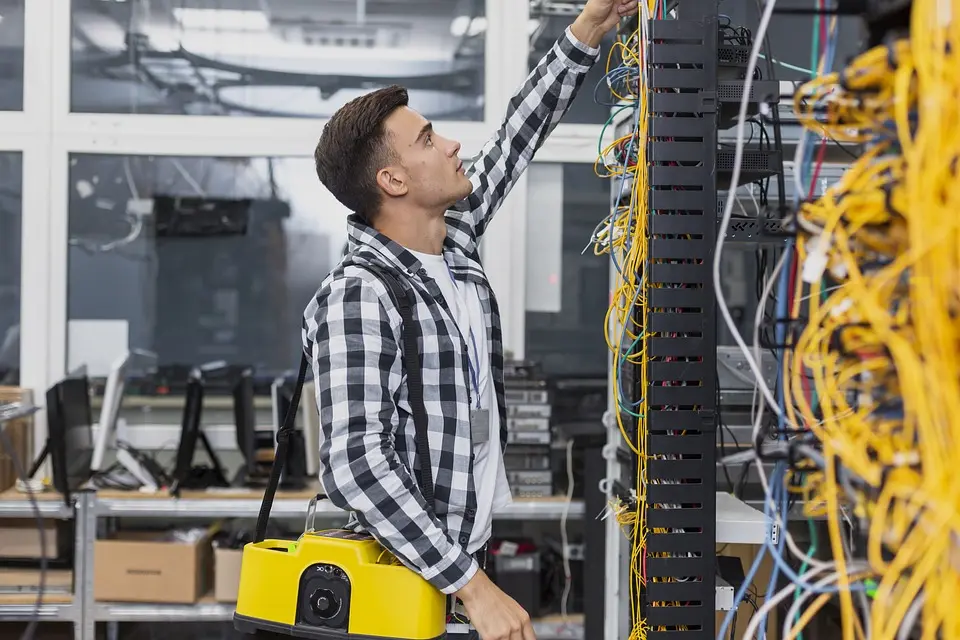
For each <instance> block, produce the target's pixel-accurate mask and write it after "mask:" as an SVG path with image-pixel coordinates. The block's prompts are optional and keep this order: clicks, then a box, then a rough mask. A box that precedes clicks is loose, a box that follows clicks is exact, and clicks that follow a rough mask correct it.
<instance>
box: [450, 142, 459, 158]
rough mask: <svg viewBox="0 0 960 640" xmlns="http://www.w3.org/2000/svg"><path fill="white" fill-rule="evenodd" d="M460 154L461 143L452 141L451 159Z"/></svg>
mask: <svg viewBox="0 0 960 640" xmlns="http://www.w3.org/2000/svg"><path fill="white" fill-rule="evenodd" d="M458 153H460V143H459V142H457V141H456V140H451V141H450V157H453V156H455V155H457V154H458Z"/></svg>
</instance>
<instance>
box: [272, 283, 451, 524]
mask: <svg viewBox="0 0 960 640" xmlns="http://www.w3.org/2000/svg"><path fill="white" fill-rule="evenodd" d="M357 266H363V268H365V269H367V270H368V271H370V272H371V273H373V274H374V275H376V276H377V277H378V278H379V279H380V280H381V281H382V282H383V284H384V285H386V287H387V290H388V291H389V292H390V297H391V298H392V299H393V302H394V304H396V306H397V310H398V311H399V312H400V319H401V321H402V324H401V326H400V332H401V339H402V341H403V345H402V353H403V359H404V371H405V372H406V374H407V391H408V394H409V400H410V408H411V410H412V411H413V424H414V426H415V427H416V430H417V457H418V458H419V460H420V468H419V469H418V470H417V476H418V477H417V479H418V483H419V485H420V493H422V494H423V498H424V500H425V501H426V503H427V506H428V508H432V507H433V504H434V498H433V468H432V464H431V462H430V442H429V440H428V436H427V410H426V406H425V405H424V403H423V370H422V366H423V365H422V363H421V361H420V349H419V348H418V346H417V334H416V330H415V327H416V325H414V323H413V301H412V300H411V296H410V294H409V292H408V291H407V289H406V288H405V287H404V286H403V284H402V283H401V282H400V281H399V279H398V278H397V277H396V276H395V275H394V274H393V273H390V272H389V271H386V270H385V269H381V268H380V267H378V266H375V265H357ZM308 366H309V360H308V359H307V354H306V352H303V353H302V354H301V356H300V370H299V371H298V372H297V383H296V386H295V387H294V390H293V397H292V398H291V399H290V406H289V407H288V408H287V413H286V415H285V416H284V418H283V424H282V425H281V426H280V429H279V431H277V450H276V453H275V454H274V458H273V465H272V466H271V468H270V480H269V481H268V483H267V488H266V490H265V491H264V494H263V502H262V503H261V504H260V514H259V516H258V518H257V530H256V535H255V537H254V542H262V541H263V539H264V537H265V536H266V531H267V523H268V521H269V520H270V510H271V509H272V508H273V499H274V498H275V497H276V493H277V487H278V486H279V485H280V476H281V474H282V472H283V466H284V464H286V461H287V447H288V441H289V438H290V434H291V433H292V432H293V425H294V422H295V420H296V415H297V409H298V407H299V405H300V393H301V392H302V390H303V382H304V379H305V378H306V375H307V367H308Z"/></svg>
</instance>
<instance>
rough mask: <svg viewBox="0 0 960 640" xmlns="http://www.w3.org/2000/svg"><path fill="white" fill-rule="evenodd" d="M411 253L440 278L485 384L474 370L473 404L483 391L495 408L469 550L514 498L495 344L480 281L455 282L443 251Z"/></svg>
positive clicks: (476, 469)
mask: <svg viewBox="0 0 960 640" xmlns="http://www.w3.org/2000/svg"><path fill="white" fill-rule="evenodd" d="M410 253H412V254H413V255H414V256H416V257H417V259H418V260H420V262H421V263H422V264H423V268H424V269H426V271H427V275H429V276H430V277H431V278H433V280H434V281H435V282H436V283H437V286H438V287H439V288H440V292H441V293H442V294H443V297H444V299H445V300H446V302H447V307H449V309H450V312H451V313H452V314H453V319H454V321H455V322H456V323H457V326H458V327H459V328H460V333H461V334H462V335H463V339H464V341H465V342H466V343H467V350H468V352H469V354H470V362H471V364H472V366H473V370H474V371H475V372H476V374H477V378H478V380H477V381H478V382H479V385H480V389H479V394H478V393H477V390H476V389H475V388H474V380H473V376H472V375H471V376H470V379H468V380H467V381H466V383H467V384H468V385H469V386H470V389H471V398H472V399H473V405H472V406H471V408H476V406H477V404H476V403H477V398H478V397H479V399H480V408H481V409H488V410H489V413H490V438H489V441H488V442H484V443H483V444H478V445H475V446H474V460H473V483H474V488H475V489H476V493H477V515H476V520H475V522H474V525H473V533H472V534H471V536H470V542H469V543H468V544H467V553H474V552H475V551H477V550H478V549H480V547H482V546H483V545H484V544H485V543H486V542H487V540H489V539H490V535H491V532H492V530H493V514H494V513H495V512H496V511H499V510H501V509H503V508H504V507H506V506H508V505H509V504H511V502H512V501H513V498H512V496H511V494H510V486H509V484H507V474H506V471H505V470H504V467H503V450H502V449H501V447H500V412H499V410H498V409H497V402H496V392H495V389H494V386H493V382H492V376H491V375H490V347H489V343H488V341H487V330H486V324H485V322H484V316H483V307H482V306H481V304H480V294H479V292H478V291H477V285H476V283H474V282H461V281H457V282H455V281H454V280H453V276H452V275H451V273H450V270H449V268H448V266H447V262H446V260H444V258H443V256H442V255H439V256H437V255H431V254H428V253H420V252H418V251H411V252H410ZM471 332H472V334H473V338H472V339H471ZM468 375H469V374H468Z"/></svg>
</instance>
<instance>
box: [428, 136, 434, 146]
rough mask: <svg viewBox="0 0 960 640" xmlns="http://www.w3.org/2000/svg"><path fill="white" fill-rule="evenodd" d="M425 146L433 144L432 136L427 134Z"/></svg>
mask: <svg viewBox="0 0 960 640" xmlns="http://www.w3.org/2000/svg"><path fill="white" fill-rule="evenodd" d="M427 144H433V136H431V135H429V134H427Z"/></svg>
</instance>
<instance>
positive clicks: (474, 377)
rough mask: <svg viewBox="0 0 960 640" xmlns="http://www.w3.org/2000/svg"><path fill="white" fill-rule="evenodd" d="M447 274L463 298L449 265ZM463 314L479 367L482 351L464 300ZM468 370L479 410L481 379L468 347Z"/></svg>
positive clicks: (455, 290)
mask: <svg viewBox="0 0 960 640" xmlns="http://www.w3.org/2000/svg"><path fill="white" fill-rule="evenodd" d="M447 273H449V274H450V282H451V283H452V284H453V290H454V292H455V293H456V294H457V298H461V297H462V296H461V294H460V287H459V285H458V284H457V281H456V279H455V278H454V277H453V271H452V270H451V269H450V265H447ZM462 302H463V309H462V311H463V313H464V314H465V315H466V319H467V327H468V330H469V332H470V342H472V343H473V352H474V353H475V354H476V357H477V365H478V366H479V360H480V349H479V348H478V347H477V339H476V337H475V336H474V335H473V327H472V326H470V310H469V309H468V308H467V301H466V300H463V301H462ZM467 368H468V369H470V380H471V382H473V391H474V395H475V396H476V398H477V409H479V408H480V377H479V373H478V371H477V368H476V367H475V366H474V365H473V358H472V357H471V356H470V348H469V347H467Z"/></svg>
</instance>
